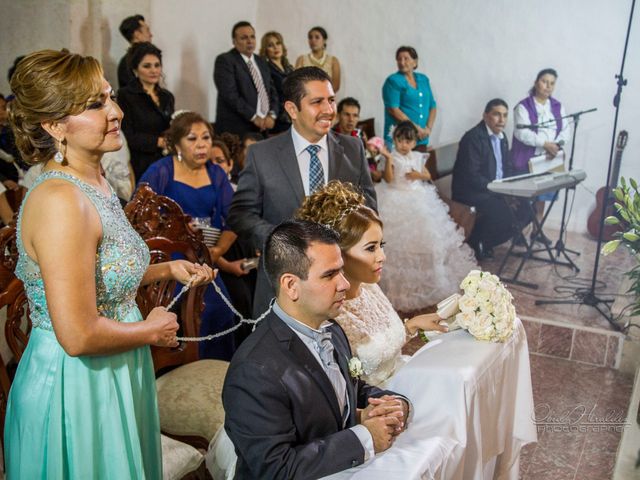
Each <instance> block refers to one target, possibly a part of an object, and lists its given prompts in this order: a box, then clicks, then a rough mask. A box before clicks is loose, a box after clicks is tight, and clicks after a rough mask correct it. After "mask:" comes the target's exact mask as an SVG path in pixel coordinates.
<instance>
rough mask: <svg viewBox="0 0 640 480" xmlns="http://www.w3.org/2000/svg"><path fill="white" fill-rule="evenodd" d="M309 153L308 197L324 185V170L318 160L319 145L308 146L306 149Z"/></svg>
mask: <svg viewBox="0 0 640 480" xmlns="http://www.w3.org/2000/svg"><path fill="white" fill-rule="evenodd" d="M305 150H306V151H307V152H309V157H310V162H309V195H311V194H312V193H313V192H315V191H316V190H318V189H319V188H320V187H322V186H323V185H324V170H323V168H322V163H320V159H319V158H318V152H319V151H320V145H309V146H308V147H307V148H306V149H305Z"/></svg>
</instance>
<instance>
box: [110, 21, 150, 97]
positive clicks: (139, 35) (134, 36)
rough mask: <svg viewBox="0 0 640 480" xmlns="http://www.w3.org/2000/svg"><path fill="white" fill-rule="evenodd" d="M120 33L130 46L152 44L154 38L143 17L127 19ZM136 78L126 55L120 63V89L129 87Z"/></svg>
mask: <svg viewBox="0 0 640 480" xmlns="http://www.w3.org/2000/svg"><path fill="white" fill-rule="evenodd" d="M120 33H121V34H122V36H123V37H124V38H125V39H126V40H127V42H129V46H131V45H133V44H134V43H140V42H151V39H152V38H153V35H152V34H151V29H150V28H149V25H148V24H147V22H145V20H144V17H143V16H142V15H132V16H130V17H127V18H125V19H124V20H123V21H122V22H121V23H120ZM134 78H135V77H134V75H133V71H132V70H131V68H129V65H128V62H127V55H126V54H125V55H124V56H123V57H122V58H121V59H120V62H118V87H119V88H122V87H124V86H126V85H128V84H129V83H130V82H131V81H133V79H134Z"/></svg>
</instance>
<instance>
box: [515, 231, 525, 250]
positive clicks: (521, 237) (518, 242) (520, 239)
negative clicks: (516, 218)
mask: <svg viewBox="0 0 640 480" xmlns="http://www.w3.org/2000/svg"><path fill="white" fill-rule="evenodd" d="M513 244H514V245H515V246H517V247H526V246H527V240H526V238H524V235H522V234H520V235H518V236H517V237H516V239H515V240H514V241H513Z"/></svg>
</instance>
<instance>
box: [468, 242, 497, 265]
mask: <svg viewBox="0 0 640 480" xmlns="http://www.w3.org/2000/svg"><path fill="white" fill-rule="evenodd" d="M473 251H474V253H475V254H476V260H478V261H481V260H485V259H487V258H493V249H492V248H487V247H485V246H484V245H482V243H479V244H478V245H476V246H474V247H473Z"/></svg>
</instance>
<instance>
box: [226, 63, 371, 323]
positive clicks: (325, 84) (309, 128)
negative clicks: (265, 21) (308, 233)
mask: <svg viewBox="0 0 640 480" xmlns="http://www.w3.org/2000/svg"><path fill="white" fill-rule="evenodd" d="M283 93H284V100H285V102H284V108H285V110H286V111H287V113H288V114H289V117H290V118H291V123H292V127H291V128H290V129H289V131H287V132H284V133H283V134H281V135H279V136H277V137H272V138H270V139H268V140H265V141H262V142H258V143H256V144H254V145H252V146H251V147H249V151H248V153H247V159H246V162H245V167H244V170H242V172H241V173H240V178H239V181H238V189H237V191H236V193H235V195H234V196H233V201H232V203H231V209H230V210H229V215H228V223H229V226H230V228H231V229H232V230H233V231H234V232H236V233H237V234H238V236H240V237H242V238H245V239H250V240H251V242H252V243H253V245H254V247H255V248H258V249H260V250H262V248H263V245H264V242H265V240H266V238H267V235H268V234H269V232H270V231H271V229H272V228H273V227H274V226H275V225H277V224H279V223H280V222H282V221H283V220H287V219H289V218H291V217H293V215H294V213H295V211H296V210H297V209H298V208H299V207H300V205H301V204H302V201H303V200H304V197H305V196H307V195H309V194H310V193H313V192H314V191H315V189H317V188H318V187H319V186H321V185H323V184H324V183H326V182H328V181H329V180H340V181H343V182H351V183H353V184H354V185H356V186H358V187H360V188H361V189H362V193H363V194H364V196H365V198H366V201H367V204H368V205H369V206H370V207H371V208H373V209H374V210H377V205H376V193H375V190H374V188H373V183H372V181H371V176H370V174H369V169H368V166H367V161H366V159H365V155H364V148H363V147H362V142H361V141H360V140H359V139H357V138H354V137H349V136H346V135H340V134H337V133H334V132H332V131H331V125H332V123H333V120H334V118H335V115H336V104H335V93H334V91H333V87H332V85H331V79H330V78H329V76H328V75H327V74H326V73H325V72H324V71H323V70H321V69H319V68H317V67H303V68H300V69H298V70H295V71H293V72H292V73H290V74H289V75H288V76H287V78H286V79H285V81H284V84H283ZM272 297H273V288H272V287H271V285H270V284H269V282H268V280H267V277H266V275H265V273H264V271H263V269H262V268H259V269H258V279H257V284H256V292H255V295H254V302H253V312H254V315H256V316H257V315H259V314H260V313H262V312H263V311H264V310H266V308H267V306H268V304H269V301H270V300H271V298H272Z"/></svg>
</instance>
